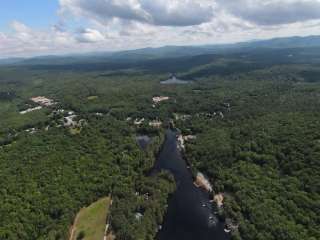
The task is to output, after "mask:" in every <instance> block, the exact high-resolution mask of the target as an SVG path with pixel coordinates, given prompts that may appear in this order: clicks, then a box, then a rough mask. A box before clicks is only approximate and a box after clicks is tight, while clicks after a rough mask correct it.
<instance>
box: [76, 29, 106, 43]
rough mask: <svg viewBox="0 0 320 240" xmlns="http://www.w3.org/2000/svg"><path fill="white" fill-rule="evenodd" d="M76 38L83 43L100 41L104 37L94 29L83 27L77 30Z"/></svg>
mask: <svg viewBox="0 0 320 240" xmlns="http://www.w3.org/2000/svg"><path fill="white" fill-rule="evenodd" d="M76 38H77V40H78V41H79V42H84V43H92V42H100V41H103V40H105V37H104V36H103V35H102V33H101V32H99V31H98V30H96V29H91V28H83V29H80V30H79V31H78V32H77V37H76Z"/></svg>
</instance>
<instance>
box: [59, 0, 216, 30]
mask: <svg viewBox="0 0 320 240" xmlns="http://www.w3.org/2000/svg"><path fill="white" fill-rule="evenodd" d="M207 2H208V1H206V0H197V1H192V0H90V1H87V0H60V6H61V13H62V14H64V13H71V14H74V15H76V16H84V17H87V18H90V19H95V20H96V21H99V22H100V23H102V24H105V23H108V22H109V21H110V20H112V19H114V18H116V19H121V20H125V21H137V22H143V23H148V24H152V25H159V26H190V25H198V24H201V23H204V22H208V21H210V20H211V18H212V17H213V8H212V6H211V5H212V4H208V3H207Z"/></svg>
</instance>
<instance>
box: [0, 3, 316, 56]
mask: <svg viewBox="0 0 320 240" xmlns="http://www.w3.org/2000/svg"><path fill="white" fill-rule="evenodd" d="M59 2H60V6H59V9H57V12H58V18H59V19H58V21H57V23H56V24H54V25H52V26H48V28H47V29H43V28H42V29H41V30H39V29H36V28H34V27H32V26H27V25H25V24H24V23H22V22H18V21H12V23H11V25H10V26H11V29H12V31H6V32H0V57H6V56H32V55H43V54H60V53H73V52H90V51H97V50H99V51H100V50H106V51H107V50H125V49H135V48H144V47H158V46H163V45H193V44H197V45H198V44H217V43H230V42H237V41H246V40H251V39H265V38H272V37H285V36H292V35H310V34H319V35H320V29H319V24H320V0H264V1H261V0H59ZM12 20H13V19H12Z"/></svg>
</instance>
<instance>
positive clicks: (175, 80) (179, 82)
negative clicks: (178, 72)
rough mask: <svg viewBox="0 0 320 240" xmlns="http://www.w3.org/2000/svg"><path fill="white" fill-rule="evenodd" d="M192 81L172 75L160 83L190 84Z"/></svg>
mask: <svg viewBox="0 0 320 240" xmlns="http://www.w3.org/2000/svg"><path fill="white" fill-rule="evenodd" d="M190 83H192V81H188V80H181V79H178V78H177V77H176V76H175V75H172V76H171V77H170V78H169V79H167V80H165V81H161V82H160V84H164V85H170V84H190Z"/></svg>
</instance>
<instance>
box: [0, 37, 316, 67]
mask: <svg viewBox="0 0 320 240" xmlns="http://www.w3.org/2000/svg"><path fill="white" fill-rule="evenodd" d="M317 47H320V36H308V37H287V38H274V39H269V40H261V41H260V40H259V41H250V42H241V43H235V44H220V45H214V44H212V45H203V46H164V47H159V48H142V49H136V50H127V51H119V52H100V53H90V54H78V55H67V56H41V57H34V58H28V59H24V58H9V59H2V60H1V59H0V65H4V64H19V65H20V64H23V65H61V64H81V63H83V64H84V63H90V64H94V63H103V62H106V63H108V62H113V63H114V62H117V63H121V62H125V63H135V62H137V61H145V60H156V59H163V58H179V57H192V56H198V55H209V54H236V53H243V52H251V51H255V50H257V49H260V50H263V49H293V48H317Z"/></svg>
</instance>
